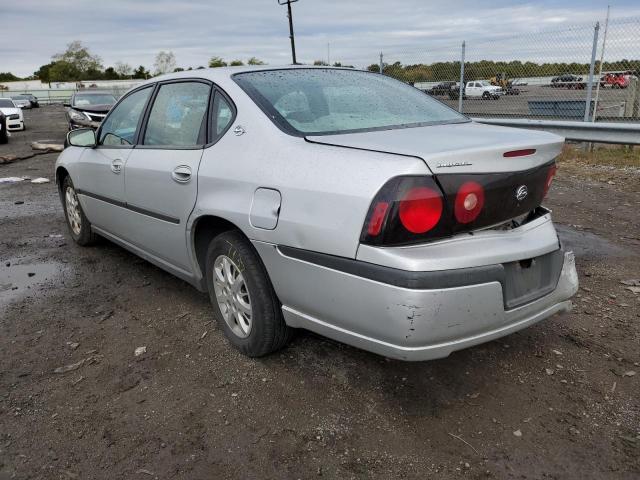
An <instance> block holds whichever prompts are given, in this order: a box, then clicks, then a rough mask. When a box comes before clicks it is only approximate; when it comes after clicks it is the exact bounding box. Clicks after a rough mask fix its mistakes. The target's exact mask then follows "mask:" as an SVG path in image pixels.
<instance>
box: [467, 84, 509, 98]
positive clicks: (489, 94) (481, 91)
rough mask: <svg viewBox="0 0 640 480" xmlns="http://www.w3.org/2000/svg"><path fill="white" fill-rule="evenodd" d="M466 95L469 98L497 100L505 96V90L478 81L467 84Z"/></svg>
mask: <svg viewBox="0 0 640 480" xmlns="http://www.w3.org/2000/svg"><path fill="white" fill-rule="evenodd" d="M464 93H465V95H466V96H467V97H479V98H484V99H489V98H492V99H494V100H497V99H498V98H500V96H501V95H504V90H503V89H502V87H498V86H496V85H491V84H490V83H489V82H487V81H486V80H476V81H474V82H467V85H466V87H465V89H464Z"/></svg>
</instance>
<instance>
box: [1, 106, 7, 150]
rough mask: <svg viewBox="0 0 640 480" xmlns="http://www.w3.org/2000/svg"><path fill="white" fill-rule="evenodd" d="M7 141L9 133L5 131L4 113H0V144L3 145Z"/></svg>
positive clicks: (5, 120) (5, 118)
mask: <svg viewBox="0 0 640 480" xmlns="http://www.w3.org/2000/svg"><path fill="white" fill-rule="evenodd" d="M8 141H9V132H8V131H7V117H5V115H4V113H2V112H0V144H5V143H7V142H8Z"/></svg>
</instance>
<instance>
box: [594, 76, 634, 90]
mask: <svg viewBox="0 0 640 480" xmlns="http://www.w3.org/2000/svg"><path fill="white" fill-rule="evenodd" d="M631 77H632V75H631V73H630V72H610V73H607V74H605V75H603V76H602V78H600V86H601V87H611V88H614V89H615V88H627V87H628V86H629V84H630V83H631Z"/></svg>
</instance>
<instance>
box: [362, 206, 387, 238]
mask: <svg viewBox="0 0 640 480" xmlns="http://www.w3.org/2000/svg"><path fill="white" fill-rule="evenodd" d="M387 210H389V203H388V202H378V203H376V205H375V207H373V212H372V213H371V218H369V225H368V226H367V233H368V234H369V235H371V236H372V237H376V236H378V235H379V234H380V231H381V230H382V224H383V223H384V217H385V216H386V215H387Z"/></svg>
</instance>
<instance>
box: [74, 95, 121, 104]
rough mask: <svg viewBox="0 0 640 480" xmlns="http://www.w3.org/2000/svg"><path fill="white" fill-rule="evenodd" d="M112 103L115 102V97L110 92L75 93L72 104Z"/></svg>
mask: <svg viewBox="0 0 640 480" xmlns="http://www.w3.org/2000/svg"><path fill="white" fill-rule="evenodd" d="M114 103H116V97H114V96H113V95H111V94H110V93H92V94H87V95H82V94H80V95H78V94H76V96H75V97H74V98H73V105H74V106H76V107H82V106H85V105H112V104H114Z"/></svg>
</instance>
